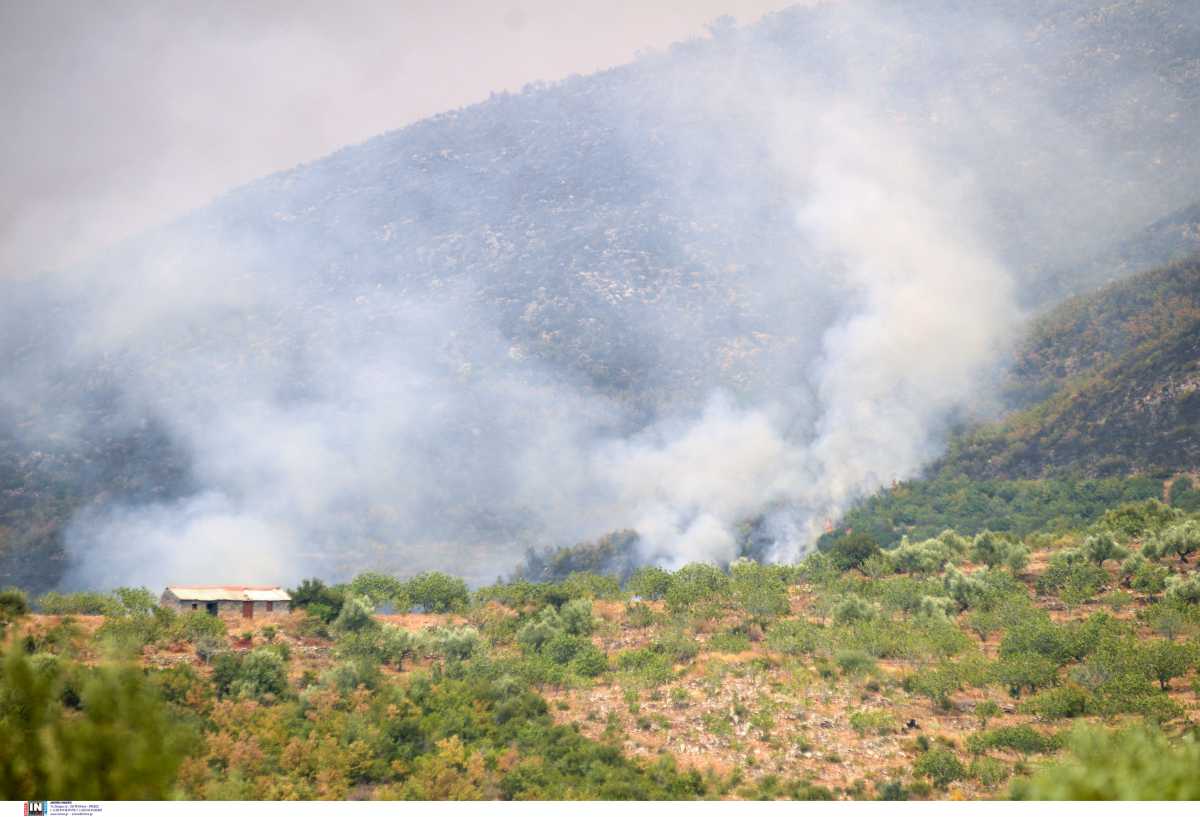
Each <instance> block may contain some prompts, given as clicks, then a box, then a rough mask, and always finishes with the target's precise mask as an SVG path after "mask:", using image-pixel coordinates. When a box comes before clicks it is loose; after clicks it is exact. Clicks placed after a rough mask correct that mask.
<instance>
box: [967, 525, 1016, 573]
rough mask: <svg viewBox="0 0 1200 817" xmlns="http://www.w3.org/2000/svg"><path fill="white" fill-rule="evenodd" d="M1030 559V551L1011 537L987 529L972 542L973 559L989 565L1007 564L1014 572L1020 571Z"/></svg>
mask: <svg viewBox="0 0 1200 817" xmlns="http://www.w3.org/2000/svg"><path fill="white" fill-rule="evenodd" d="M1028 559H1029V551H1028V550H1027V549H1026V548H1025V546H1024V545H1022V544H1021V543H1019V542H1015V541H1013V540H1012V539H1011V538H1010V537H1008V536H1006V535H1004V534H1000V533H995V532H993V531H990V530H985V531H983V532H982V533H979V534H977V535H976V536H975V541H974V542H973V543H972V544H971V560H972V561H974V562H978V563H980V564H984V565H987V566H988V567H999V566H1001V565H1004V566H1007V567H1008V568H1009V569H1010V570H1011V571H1012V572H1013V573H1017V572H1020V571H1021V570H1022V569H1023V568H1024V567H1025V563H1026V562H1027V561H1028Z"/></svg>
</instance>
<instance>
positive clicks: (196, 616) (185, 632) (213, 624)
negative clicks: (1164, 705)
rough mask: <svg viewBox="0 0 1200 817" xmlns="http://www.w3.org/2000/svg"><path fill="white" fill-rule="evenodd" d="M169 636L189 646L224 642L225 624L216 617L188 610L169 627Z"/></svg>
mask: <svg viewBox="0 0 1200 817" xmlns="http://www.w3.org/2000/svg"><path fill="white" fill-rule="evenodd" d="M171 635H172V637H174V638H177V639H178V640H180V641H186V642H188V643H189V644H199V643H202V642H211V641H218V640H220V641H222V642H223V641H224V639H225V622H224V621H222V620H221V619H220V618H219V617H217V616H210V615H209V614H208V613H202V612H200V611H199V610H189V611H187V612H185V613H183V614H181V615H180V616H179V617H178V618H177V619H175V623H174V624H173V625H172V627H171Z"/></svg>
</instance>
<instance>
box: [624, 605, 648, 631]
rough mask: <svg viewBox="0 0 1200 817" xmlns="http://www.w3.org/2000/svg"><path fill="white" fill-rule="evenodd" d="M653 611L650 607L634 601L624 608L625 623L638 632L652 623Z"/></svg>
mask: <svg viewBox="0 0 1200 817" xmlns="http://www.w3.org/2000/svg"><path fill="white" fill-rule="evenodd" d="M654 619H655V616H654V611H653V610H651V609H650V605H648V604H643V603H642V602H640V601H635V602H631V603H629V604H627V605H626V606H625V623H626V624H628V625H629V626H630V627H633V628H635V629H638V630H642V629H645V628H646V627H649V626H650V625H651V624H653V623H654Z"/></svg>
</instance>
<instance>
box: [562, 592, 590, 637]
mask: <svg viewBox="0 0 1200 817" xmlns="http://www.w3.org/2000/svg"><path fill="white" fill-rule="evenodd" d="M558 614H559V618H560V620H561V621H562V626H563V629H564V630H565V631H566V632H567V633H569V634H570V635H590V634H591V632H592V629H593V628H594V627H595V620H594V619H593V618H592V602H591V601H589V600H588V599H572V600H571V601H568V602H567V603H566V604H564V605H563V606H562V607H561V608H560V609H559V611H558Z"/></svg>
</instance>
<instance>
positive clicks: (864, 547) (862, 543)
mask: <svg viewBox="0 0 1200 817" xmlns="http://www.w3.org/2000/svg"><path fill="white" fill-rule="evenodd" d="M877 553H879V543H878V542H876V541H875V540H874V539H873V538H871V537H870V536H868V535H867V534H865V533H862V532H856V533H848V534H845V535H844V536H841V537H838V538H837V539H836V540H835V541H834V543H833V545H832V546H831V547H830V548H829V558H830V560H831V561H832V563H833V566H834V567H836V568H837V569H838V570H841V571H843V572H845V571H847V570H853V569H855V568H859V567H862V564H863V562H865V561H866V560H867V559H869V558H871V557H872V556H874V555H875V554H877Z"/></svg>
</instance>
